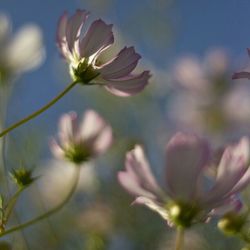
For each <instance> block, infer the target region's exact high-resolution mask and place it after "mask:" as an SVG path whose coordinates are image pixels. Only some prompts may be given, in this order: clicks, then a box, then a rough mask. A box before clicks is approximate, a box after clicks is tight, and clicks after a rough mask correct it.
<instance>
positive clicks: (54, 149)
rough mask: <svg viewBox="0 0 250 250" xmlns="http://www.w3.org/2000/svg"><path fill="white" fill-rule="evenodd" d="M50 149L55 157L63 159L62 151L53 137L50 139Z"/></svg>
mask: <svg viewBox="0 0 250 250" xmlns="http://www.w3.org/2000/svg"><path fill="white" fill-rule="evenodd" d="M50 150H51V152H52V153H53V155H54V156H55V157H56V158H58V159H64V151H63V149H62V148H61V147H60V146H59V145H58V144H57V142H56V140H54V139H51V141H50Z"/></svg>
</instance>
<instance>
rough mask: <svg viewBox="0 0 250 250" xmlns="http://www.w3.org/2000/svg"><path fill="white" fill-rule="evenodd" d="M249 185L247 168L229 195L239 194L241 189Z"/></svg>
mask: <svg viewBox="0 0 250 250" xmlns="http://www.w3.org/2000/svg"><path fill="white" fill-rule="evenodd" d="M249 183H250V168H249V166H248V169H247V171H246V173H245V174H244V175H243V176H242V178H241V179H240V181H239V182H238V183H237V184H236V185H235V186H234V187H233V189H232V190H231V192H230V194H235V193H238V192H240V191H241V190H242V189H244V188H245V187H246V186H248V185H249Z"/></svg>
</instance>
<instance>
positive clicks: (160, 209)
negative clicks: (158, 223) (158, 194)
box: [133, 196, 171, 224]
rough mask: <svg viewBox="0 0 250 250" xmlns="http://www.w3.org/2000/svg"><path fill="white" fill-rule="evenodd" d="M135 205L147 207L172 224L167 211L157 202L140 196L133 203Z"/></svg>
mask: <svg viewBox="0 0 250 250" xmlns="http://www.w3.org/2000/svg"><path fill="white" fill-rule="evenodd" d="M133 204H142V205H145V206H147V207H148V208H150V209H151V210H153V211H155V212H156V213H158V214H159V215H160V216H161V217H162V218H163V219H164V220H166V221H168V223H169V224H171V223H170V222H169V215H168V213H167V210H166V209H165V208H164V207H163V206H161V205H160V204H159V203H158V202H156V201H155V200H153V199H150V198H148V197H143V196H140V197H138V198H137V199H136V200H135V201H134V202H133Z"/></svg>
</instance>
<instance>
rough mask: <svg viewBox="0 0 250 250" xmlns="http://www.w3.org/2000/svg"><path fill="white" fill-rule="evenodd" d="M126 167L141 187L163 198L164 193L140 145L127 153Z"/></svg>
mask: <svg viewBox="0 0 250 250" xmlns="http://www.w3.org/2000/svg"><path fill="white" fill-rule="evenodd" d="M125 166H126V169H127V171H128V172H131V174H133V175H134V176H136V179H137V181H138V183H139V185H140V186H141V187H143V189H145V190H148V191H150V192H152V193H154V194H155V195H156V196H161V195H162V191H161V189H160V187H159V186H158V184H157V182H156V180H155V178H154V176H153V174H152V172H151V170H150V166H149V163H148V161H147V158H146V156H145V154H144V150H143V148H142V147H141V146H140V145H136V146H135V148H134V149H133V150H131V151H130V152H128V153H127V155H126V162H125Z"/></svg>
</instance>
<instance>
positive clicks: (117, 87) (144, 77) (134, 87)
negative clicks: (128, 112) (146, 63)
mask: <svg viewBox="0 0 250 250" xmlns="http://www.w3.org/2000/svg"><path fill="white" fill-rule="evenodd" d="M150 77H151V75H150V73H149V71H144V72H142V73H141V74H138V75H132V76H127V77H123V78H118V79H109V80H107V81H106V83H105V84H104V85H105V88H106V89H107V90H108V91H109V92H111V93H112V94H114V95H117V96H122V97H127V96H133V95H136V94H138V93H139V92H141V91H142V90H143V89H144V88H145V87H146V86H147V85H148V80H149V78H150Z"/></svg>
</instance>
